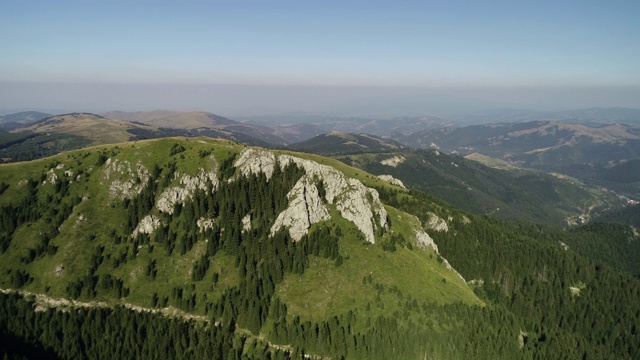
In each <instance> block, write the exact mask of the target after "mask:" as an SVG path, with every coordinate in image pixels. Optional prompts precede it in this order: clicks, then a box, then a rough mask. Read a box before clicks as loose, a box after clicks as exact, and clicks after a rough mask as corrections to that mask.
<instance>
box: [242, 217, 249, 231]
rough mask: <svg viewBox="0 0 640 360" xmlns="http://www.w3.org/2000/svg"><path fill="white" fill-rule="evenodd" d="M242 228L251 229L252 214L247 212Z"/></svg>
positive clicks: (244, 229)
mask: <svg viewBox="0 0 640 360" xmlns="http://www.w3.org/2000/svg"><path fill="white" fill-rule="evenodd" d="M242 230H243V231H249V230H251V215H249V214H247V215H245V217H243V218H242Z"/></svg>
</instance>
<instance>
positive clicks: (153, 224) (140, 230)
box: [131, 215, 162, 238]
mask: <svg viewBox="0 0 640 360" xmlns="http://www.w3.org/2000/svg"><path fill="white" fill-rule="evenodd" d="M160 225H162V222H161V221H160V218H158V217H157V216H153V215H147V216H145V217H144V218H142V220H140V223H139V224H138V226H136V228H135V229H134V230H133V232H132V233H131V237H134V238H135V237H136V236H138V234H151V233H153V232H154V231H156V229H157V228H159V227H160Z"/></svg>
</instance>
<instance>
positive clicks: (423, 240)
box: [415, 230, 438, 252]
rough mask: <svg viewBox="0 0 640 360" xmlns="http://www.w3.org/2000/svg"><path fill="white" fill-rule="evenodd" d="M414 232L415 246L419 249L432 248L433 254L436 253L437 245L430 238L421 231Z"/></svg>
mask: <svg viewBox="0 0 640 360" xmlns="http://www.w3.org/2000/svg"><path fill="white" fill-rule="evenodd" d="M415 232H416V244H417V245H418V247H419V248H421V249H428V248H432V249H433V250H434V251H435V252H438V245H436V243H435V242H434V241H433V239H432V238H431V236H429V234H427V233H426V232H424V231H423V230H415Z"/></svg>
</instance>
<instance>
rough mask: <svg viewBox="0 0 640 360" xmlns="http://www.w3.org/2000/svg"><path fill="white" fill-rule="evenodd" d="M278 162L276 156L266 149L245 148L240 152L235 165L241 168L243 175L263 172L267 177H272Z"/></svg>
mask: <svg viewBox="0 0 640 360" xmlns="http://www.w3.org/2000/svg"><path fill="white" fill-rule="evenodd" d="M275 163H276V156H275V155H274V154H273V153H271V152H269V151H265V150H260V149H252V148H245V149H244V150H242V153H240V157H239V158H238V159H237V160H236V163H235V164H234V166H235V167H236V168H237V169H239V170H240V173H241V174H242V175H245V176H247V175H249V174H258V173H261V172H263V173H264V174H265V175H266V176H267V179H271V176H272V175H273V168H274V166H275Z"/></svg>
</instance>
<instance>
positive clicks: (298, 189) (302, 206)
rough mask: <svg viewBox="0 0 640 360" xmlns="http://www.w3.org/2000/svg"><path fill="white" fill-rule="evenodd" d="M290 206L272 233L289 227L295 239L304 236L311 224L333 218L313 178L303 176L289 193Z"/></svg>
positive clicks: (276, 222)
mask: <svg viewBox="0 0 640 360" xmlns="http://www.w3.org/2000/svg"><path fill="white" fill-rule="evenodd" d="M287 198H288V199H289V206H288V207H287V208H286V209H285V210H284V211H283V212H281V213H280V214H279V215H278V217H277V218H276V221H275V222H274V224H273V226H271V234H274V233H275V232H277V231H278V230H280V228H281V227H283V226H284V227H285V228H288V229H289V235H291V238H292V239H293V240H294V241H298V240H300V239H301V238H302V236H304V235H305V234H306V233H307V231H308V229H309V228H310V227H311V224H315V223H317V222H320V221H324V220H328V219H330V218H331V216H330V215H329V211H328V210H327V207H326V206H325V205H324V204H323V203H322V199H321V198H320V195H319V193H318V188H317V187H316V185H315V183H314V182H313V179H310V178H309V177H307V176H303V177H302V178H301V179H300V180H299V181H298V182H297V183H296V184H295V186H294V187H293V189H291V191H289V193H288V194H287Z"/></svg>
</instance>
